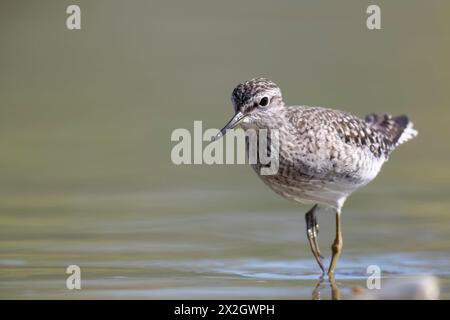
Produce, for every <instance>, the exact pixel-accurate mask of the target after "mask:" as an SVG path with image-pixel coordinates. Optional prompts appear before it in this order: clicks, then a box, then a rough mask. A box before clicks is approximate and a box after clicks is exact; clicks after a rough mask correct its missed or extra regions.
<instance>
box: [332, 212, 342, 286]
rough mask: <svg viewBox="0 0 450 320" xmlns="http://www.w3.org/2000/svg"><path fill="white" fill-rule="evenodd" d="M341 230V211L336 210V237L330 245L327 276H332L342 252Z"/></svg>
mask: <svg viewBox="0 0 450 320" xmlns="http://www.w3.org/2000/svg"><path fill="white" fill-rule="evenodd" d="M342 245H343V242H342V232H341V213H340V211H339V210H338V211H336V238H335V239H334V242H333V244H332V245H331V252H332V256H331V262H330V267H329V268H328V276H329V277H334V269H335V268H336V263H337V261H338V259H339V256H340V255H341V252H342Z"/></svg>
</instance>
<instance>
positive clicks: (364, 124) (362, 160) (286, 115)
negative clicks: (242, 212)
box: [217, 78, 417, 277]
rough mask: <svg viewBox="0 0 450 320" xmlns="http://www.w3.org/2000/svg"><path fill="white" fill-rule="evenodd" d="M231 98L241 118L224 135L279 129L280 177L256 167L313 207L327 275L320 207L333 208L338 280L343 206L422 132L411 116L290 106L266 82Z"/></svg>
mask: <svg viewBox="0 0 450 320" xmlns="http://www.w3.org/2000/svg"><path fill="white" fill-rule="evenodd" d="M231 101H232V103H233V107H234V111H235V115H234V116H233V118H232V119H231V120H230V121H229V122H228V124H227V125H225V127H224V128H223V129H222V130H221V132H220V133H219V134H218V136H217V137H220V136H223V135H224V134H225V133H226V131H227V130H229V129H232V128H234V127H235V126H237V125H241V127H242V128H243V129H244V130H246V129H249V128H253V129H256V130H261V129H266V130H274V129H276V130H277V132H278V134H279V136H280V138H279V146H278V148H279V149H278V150H279V155H278V156H279V170H278V171H277V173H276V174H274V175H261V174H260V170H259V169H260V167H261V165H258V164H255V165H252V167H253V168H254V169H255V171H256V173H257V174H258V176H259V177H260V178H261V179H262V180H263V181H264V183H266V184H267V185H268V186H269V187H270V188H271V189H272V190H273V191H275V192H276V193H278V194H280V195H281V196H283V197H285V198H287V199H290V200H294V201H297V202H300V203H306V204H313V205H314V206H313V207H312V208H311V209H310V210H309V211H308V212H307V213H306V215H305V220H306V235H307V238H308V241H309V245H310V247H311V251H312V253H313V255H314V257H315V259H316V261H317V263H318V264H319V266H320V268H321V270H322V273H323V274H324V273H325V268H324V266H323V261H322V259H323V257H322V255H321V254H320V250H319V245H318V242H317V235H318V232H319V224H318V223H317V218H316V213H317V211H318V208H319V206H324V207H329V208H332V210H334V212H335V216H336V237H335V239H334V242H333V244H332V246H331V250H332V257H331V262H330V265H329V268H328V275H329V276H330V277H333V275H334V271H335V268H336V263H337V260H338V259H339V256H340V254H341V251H342V245H343V242H342V232H341V208H342V205H343V204H344V202H345V200H346V199H347V197H348V196H349V195H350V194H351V193H352V192H353V191H355V190H356V189H358V188H360V187H362V186H364V185H366V184H368V183H369V182H370V181H372V180H373V179H374V178H375V177H376V175H377V174H378V172H379V171H380V169H381V166H382V165H383V163H385V162H386V161H387V160H388V157H389V155H390V153H391V152H392V151H393V150H394V149H395V148H396V147H397V146H398V145H400V144H402V143H403V142H405V141H408V140H410V139H412V138H414V137H415V136H416V135H417V131H416V130H414V129H413V124H412V122H410V121H409V120H408V118H407V117H406V116H404V115H402V116H397V117H393V116H391V115H389V114H386V113H382V114H370V115H368V116H366V117H365V119H364V120H362V119H360V118H358V117H356V116H353V115H351V114H349V113H346V112H342V111H338V110H333V109H327V108H322V107H309V106H287V105H286V104H285V103H284V102H283V99H282V95H281V90H280V88H279V87H278V86H277V85H276V84H275V83H274V82H273V81H271V80H268V79H264V78H257V79H252V80H249V81H246V82H243V83H240V84H239V85H238V86H237V87H236V88H235V89H234V90H233V93H232V96H231ZM247 148H248V144H247ZM247 152H248V150H247Z"/></svg>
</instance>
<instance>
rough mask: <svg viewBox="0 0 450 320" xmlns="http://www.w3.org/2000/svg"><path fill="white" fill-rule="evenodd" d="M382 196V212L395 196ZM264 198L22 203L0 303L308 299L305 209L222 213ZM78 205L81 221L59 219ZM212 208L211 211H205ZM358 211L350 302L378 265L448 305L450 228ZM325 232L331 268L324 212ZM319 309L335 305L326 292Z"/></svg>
mask: <svg viewBox="0 0 450 320" xmlns="http://www.w3.org/2000/svg"><path fill="white" fill-rule="evenodd" d="M244 194H245V197H244ZM376 195H377V196H379V197H380V198H384V201H388V200H390V197H393V196H395V195H392V194H389V193H388V192H379V193H377V194H376ZM365 196H367V197H369V196H375V195H374V194H365ZM47 197H48V198H51V197H50V196H49V195H48V196H47ZM168 198H173V199H182V203H183V209H182V210H180V209H179V207H178V203H177V201H173V202H172V204H171V205H168V202H165V201H164V200H165V199H168ZM256 198H258V193H256V192H246V193H244V192H239V191H238V190H233V191H230V190H228V191H222V192H211V191H207V190H197V191H192V190H190V191H188V192H181V191H180V192H173V191H172V192H162V193H157V194H154V193H145V192H142V193H139V194H128V195H123V194H121V195H113V194H111V195H103V196H101V197H98V198H94V197H92V196H89V195H82V194H79V195H77V196H73V197H67V198H64V201H61V200H59V201H56V202H55V201H52V200H50V199H49V200H48V201H47V202H46V203H45V204H42V207H41V208H40V209H41V210H42V211H43V212H47V213H46V214H40V215H39V216H37V217H36V216H35V214H27V213H26V212H21V210H20V209H21V208H20V206H21V204H22V203H23V199H20V200H19V199H18V200H17V201H18V203H17V204H14V203H10V208H9V209H10V212H13V213H11V214H6V215H4V217H3V223H2V226H1V237H2V241H1V254H0V268H1V269H2V273H1V276H0V279H1V281H0V297H1V298H11V297H15V298H37V297H39V298H77V299H78V298H130V299H134V298H138V299H147V298H149V299H154V298H165V299H166V298H167V299H169V298H174V299H176V298H191V299H197V298H230V299H240V298H252V299H253V298H256V299H263V298H286V299H310V298H311V297H312V292H313V290H314V288H315V287H316V285H317V284H318V281H319V273H318V271H319V269H318V266H317V265H316V263H315V261H314V259H313V257H312V256H311V254H310V252H309V248H308V245H307V241H306V238H305V235H304V222H303V215H302V211H301V209H302V207H300V206H299V208H298V209H299V210H295V207H296V206H295V205H294V206H293V207H289V208H288V209H286V208H284V209H282V210H279V211H275V210H273V209H267V208H265V209H264V208H263V207H264V203H261V202H264V201H260V204H259V205H257V207H260V209H258V210H253V211H246V212H242V211H236V210H229V211H223V210H221V209H220V208H221V207H223V202H227V201H230V202H231V201H238V202H240V203H243V202H244V201H250V202H251V201H253V200H254V199H256ZM200 199H203V200H201V201H200ZM158 200H159V201H158ZM30 201H32V199H30ZM69 204H71V205H72V206H73V207H74V208H76V207H79V208H80V210H74V211H73V212H66V213H65V214H59V213H58V211H59V210H61V207H60V206H62V205H69ZM106 204H107V205H106ZM105 205H106V206H107V207H108V208H111V209H110V210H105V209H106V208H104V206H105ZM203 205H204V206H205V207H207V208H208V210H203V211H200V210H198V209H199V208H201V207H202V206H203ZM349 206H350V207H352V208H350V209H349V210H347V211H346V212H345V213H344V216H343V217H344V222H343V223H344V241H345V242H344V243H345V246H344V253H343V256H342V259H341V260H340V261H339V264H338V271H337V274H336V281H337V286H338V288H339V289H340V291H341V295H342V298H350V294H351V290H352V288H353V287H365V284H366V280H367V277H368V274H367V273H366V269H367V267H368V266H369V265H377V266H379V267H380V269H381V272H382V281H385V280H388V279H392V278H399V277H408V276H412V275H419V274H433V275H435V276H437V277H438V278H439V279H440V285H441V298H450V270H449V267H448V266H449V265H450V254H449V252H450V248H449V244H448V241H447V234H448V232H449V230H448V228H449V225H450V223H449V221H448V220H445V221H443V220H442V219H435V218H434V217H433V216H432V214H430V215H429V216H428V217H427V218H426V219H425V218H424V217H423V216H422V215H421V214H420V210H421V209H420V208H418V209H414V206H413V205H411V208H408V209H407V210H411V211H401V210H398V209H397V210H396V211H395V212H385V211H379V212H370V211H368V210H367V209H366V211H365V212H361V209H359V208H355V206H351V205H349ZM124 208H126V209H124ZM214 208H215V209H214ZM197 210H198V211H197ZM149 213H151V214H149ZM388 218H389V219H390V220H389V221H390V223H388V224H387V223H386V222H385V221H384V220H385V219H388ZM319 221H320V222H321V231H320V238H319V239H320V243H321V244H322V251H323V253H324V254H325V255H326V256H329V251H330V250H329V249H328V248H329V244H330V243H331V240H332V237H333V234H332V231H333V215H332V214H330V213H328V212H321V213H320V215H319ZM429 230H433V232H432V233H430V232H429ZM71 264H76V265H79V266H80V268H81V272H82V290H79V291H76V290H74V291H69V290H67V289H66V288H65V279H66V277H67V275H66V274H65V270H66V267H67V266H68V265H71ZM320 297H321V298H322V299H330V298H331V292H330V288H329V286H327V284H326V283H325V284H324V285H322V289H321V291H320Z"/></svg>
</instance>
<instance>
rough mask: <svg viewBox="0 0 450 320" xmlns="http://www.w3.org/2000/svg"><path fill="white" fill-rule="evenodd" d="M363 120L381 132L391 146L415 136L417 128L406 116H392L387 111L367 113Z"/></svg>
mask: <svg viewBox="0 0 450 320" xmlns="http://www.w3.org/2000/svg"><path fill="white" fill-rule="evenodd" d="M365 121H366V122H367V123H368V124H369V125H370V127H371V128H373V129H375V130H377V131H379V132H381V133H382V134H383V136H384V137H385V138H386V140H387V141H388V142H389V144H391V146H392V147H394V148H395V147H396V146H398V145H400V144H402V143H404V142H406V141H408V140H411V139H412V138H414V137H415V136H417V133H418V132H417V130H415V129H414V127H413V123H412V122H411V121H409V119H408V117H407V116H404V115H402V116H398V117H393V116H391V115H390V114H387V113H379V114H375V113H372V114H369V115H367V116H366V118H365Z"/></svg>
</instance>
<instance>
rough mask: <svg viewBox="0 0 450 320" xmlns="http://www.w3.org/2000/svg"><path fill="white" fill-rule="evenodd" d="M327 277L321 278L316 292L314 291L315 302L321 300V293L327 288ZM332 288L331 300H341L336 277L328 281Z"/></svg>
mask: <svg viewBox="0 0 450 320" xmlns="http://www.w3.org/2000/svg"><path fill="white" fill-rule="evenodd" d="M324 282H325V277H324V276H321V277H320V279H319V281H318V282H317V284H316V286H315V287H314V290H313V291H312V299H313V300H321V294H320V291H321V290H322V289H323V288H324V287H325V284H324ZM326 282H328V283H329V285H330V288H331V300H341V290H340V289H339V287H338V286H337V284H336V279H335V278H334V276H331V277H329V278H328V279H327V281H326Z"/></svg>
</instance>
